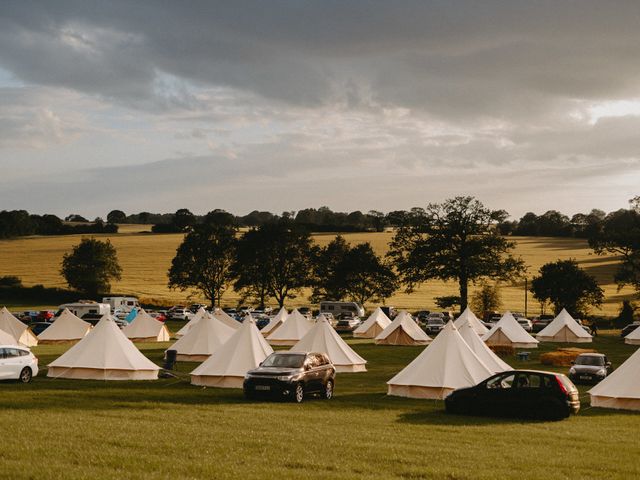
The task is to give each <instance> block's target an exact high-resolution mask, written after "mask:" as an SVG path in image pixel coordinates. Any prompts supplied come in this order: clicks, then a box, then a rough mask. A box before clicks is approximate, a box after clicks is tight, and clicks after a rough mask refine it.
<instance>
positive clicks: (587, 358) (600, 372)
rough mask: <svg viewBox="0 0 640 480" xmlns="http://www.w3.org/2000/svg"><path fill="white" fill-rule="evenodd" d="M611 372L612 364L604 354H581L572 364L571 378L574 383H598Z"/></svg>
mask: <svg viewBox="0 0 640 480" xmlns="http://www.w3.org/2000/svg"><path fill="white" fill-rule="evenodd" d="M610 370H611V362H610V361H609V360H607V356H606V355H604V354H602V353H581V354H580V355H578V356H577V357H576V359H575V360H574V361H573V362H571V368H570V369H569V378H570V379H571V381H572V382H574V383H598V382H599V381H601V380H604V379H605V378H606V377H607V375H609V371H610Z"/></svg>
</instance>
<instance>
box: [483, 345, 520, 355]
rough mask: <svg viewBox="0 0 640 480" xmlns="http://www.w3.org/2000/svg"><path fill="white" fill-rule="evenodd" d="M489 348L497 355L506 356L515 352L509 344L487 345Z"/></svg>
mask: <svg viewBox="0 0 640 480" xmlns="http://www.w3.org/2000/svg"><path fill="white" fill-rule="evenodd" d="M489 348H490V349H491V350H492V351H493V353H495V354H496V355H498V356H499V357H508V356H510V355H515V353H516V349H515V348H513V347H512V346H511V345H489Z"/></svg>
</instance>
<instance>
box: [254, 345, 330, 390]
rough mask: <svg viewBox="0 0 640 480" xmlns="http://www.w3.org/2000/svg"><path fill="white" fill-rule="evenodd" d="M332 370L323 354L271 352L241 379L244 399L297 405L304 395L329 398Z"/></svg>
mask: <svg viewBox="0 0 640 480" xmlns="http://www.w3.org/2000/svg"><path fill="white" fill-rule="evenodd" d="M335 378H336V369H335V368H334V366H333V365H332V364H331V361H330V360H329V358H328V357H327V356H326V355H325V354H324V353H293V352H274V353H272V354H271V355H269V356H268V357H267V358H266V359H265V360H264V362H262V363H261V364H260V366H259V367H258V368H256V369H254V370H249V372H247V374H246V376H245V377H244V385H243V390H244V396H245V397H246V398H249V399H253V398H256V397H260V396H265V397H270V398H276V399H277V398H290V399H292V400H294V401H296V402H298V403H300V402H302V400H304V398H305V396H306V395H308V394H312V393H315V394H320V395H321V396H322V398H324V399H327V400H328V399H330V398H331V397H332V396H333V386H334V385H335Z"/></svg>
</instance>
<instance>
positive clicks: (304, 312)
mask: <svg viewBox="0 0 640 480" xmlns="http://www.w3.org/2000/svg"><path fill="white" fill-rule="evenodd" d="M298 311H299V312H300V313H301V314H302V315H304V316H305V317H307V318H311V316H312V314H313V312H312V311H311V309H310V308H309V307H300V308H299V309H298Z"/></svg>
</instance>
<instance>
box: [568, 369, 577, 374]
mask: <svg viewBox="0 0 640 480" xmlns="http://www.w3.org/2000/svg"><path fill="white" fill-rule="evenodd" d="M575 374H576V369H575V368H573V367H571V368H570V369H569V375H575Z"/></svg>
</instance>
